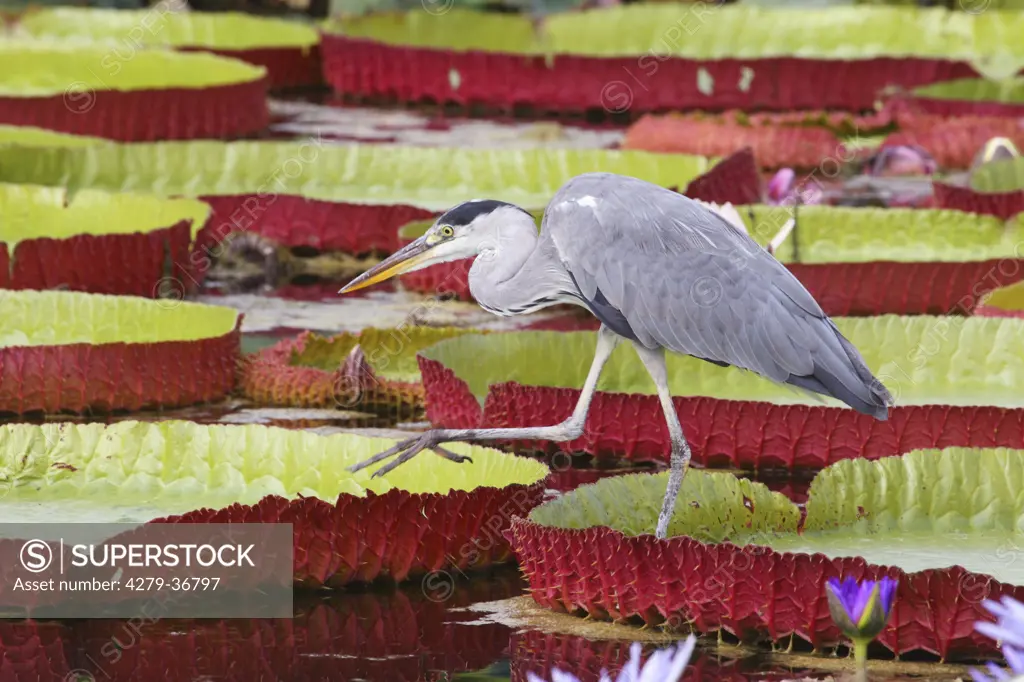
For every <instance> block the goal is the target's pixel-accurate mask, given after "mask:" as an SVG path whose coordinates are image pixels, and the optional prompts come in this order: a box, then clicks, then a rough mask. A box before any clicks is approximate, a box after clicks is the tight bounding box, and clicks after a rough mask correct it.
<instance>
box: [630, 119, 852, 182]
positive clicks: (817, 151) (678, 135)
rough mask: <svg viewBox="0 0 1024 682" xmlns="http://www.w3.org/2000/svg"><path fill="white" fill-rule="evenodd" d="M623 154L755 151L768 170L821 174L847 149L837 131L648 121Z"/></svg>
mask: <svg viewBox="0 0 1024 682" xmlns="http://www.w3.org/2000/svg"><path fill="white" fill-rule="evenodd" d="M621 146H622V148H623V149H641V150H645V151H650V152H661V153H673V154H680V153H685V154H698V155H700V156H709V157H718V156H727V155H729V154H732V153H734V152H735V151H737V150H738V149H740V148H742V147H750V148H751V149H752V150H753V153H754V156H755V157H756V158H757V161H758V164H759V165H760V166H761V167H762V168H781V167H783V166H790V167H793V168H804V169H809V168H816V167H817V166H819V165H820V164H821V162H822V161H823V160H824V159H836V158H842V157H840V156H839V155H840V153H841V152H842V151H843V150H842V143H841V142H840V140H839V138H838V137H836V136H835V134H834V133H832V132H831V131H828V130H825V129H824V128H818V127H802V126H771V127H769V126H749V125H741V124H739V123H723V122H719V121H699V120H694V119H686V118H682V117H678V116H672V115H668V116H652V115H647V116H644V117H643V118H641V119H640V120H639V121H637V122H636V123H634V124H633V125H631V126H630V127H629V129H628V130H627V131H626V138H625V139H624V140H623V142H622V145H621Z"/></svg>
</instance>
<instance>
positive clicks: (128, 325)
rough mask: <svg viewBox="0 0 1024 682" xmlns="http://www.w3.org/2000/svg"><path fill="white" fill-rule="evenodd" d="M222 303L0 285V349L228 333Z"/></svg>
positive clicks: (229, 312) (234, 318)
mask: <svg viewBox="0 0 1024 682" xmlns="http://www.w3.org/2000/svg"><path fill="white" fill-rule="evenodd" d="M237 323H238V311H237V310H235V309H233V308H225V307H223V306H213V305H204V304H200V303H182V302H179V301H171V302H164V301H153V300H149V299H145V298H138V297H134V296H101V295H96V294H80V293H69V292H64V291H18V292H4V291H0V349H4V348H11V347H15V346H67V345H70V344H78V343H88V344H130V343H167V342H178V341H199V340H202V339H209V338H214V337H219V336H223V335H225V334H229V333H231V331H232V330H233V329H234V328H235V326H236V325H237Z"/></svg>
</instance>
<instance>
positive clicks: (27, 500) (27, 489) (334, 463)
mask: <svg viewBox="0 0 1024 682" xmlns="http://www.w3.org/2000/svg"><path fill="white" fill-rule="evenodd" d="M392 444H393V442H392V441H388V440H385V439H377V438H363V437H360V436H352V435H344V434H341V435H333V436H319V435H316V434H313V433H309V432H306V431H296V430H290V429H279V428H273V427H262V426H252V425H246V426H221V425H215V426H204V425H200V424H195V423H192V422H184V421H163V422H134V421H127V422H118V423H116V424H111V425H106V424H44V425H41V426H36V425H27V424H7V425H3V426H0V486H3V488H4V491H5V493H6V494H4V495H3V496H2V498H0V510H2V513H3V517H4V518H5V519H7V520H9V521H18V522H32V521H39V522H43V521H46V522H50V523H53V522H58V521H69V522H70V521H74V522H80V523H81V522H97V523H98V522H115V521H118V522H144V521H149V520H152V519H154V518H158V517H161V516H165V515H169V514H180V513H185V512H188V511H191V510H196V509H201V508H203V507H209V508H213V509H219V508H222V507H226V506H230V505H232V504H235V503H238V504H243V505H254V504H256V503H258V502H259V501H260V500H262V499H263V498H264V497H266V496H267V495H278V496H281V497H284V498H286V499H288V500H298V499H299V498H300V496H302V497H312V498H317V499H319V500H323V501H326V502H328V503H331V504H333V503H334V502H335V501H336V500H337V499H338V496H339V495H342V494H344V495H353V496H356V497H365V496H366V494H367V492H374V493H377V494H383V493H386V492H387V491H390V490H402V491H406V492H409V493H414V494H425V493H437V494H442V495H444V494H447V493H448V492H450V491H472V490H475V489H476V488H478V487H480V486H489V487H495V488H502V487H506V486H510V485H516V484H520V485H531V484H534V483H537V482H538V481H540V480H542V479H543V478H544V477H545V476H546V475H547V467H545V466H544V465H543V464H542V463H540V462H538V461H535V460H531V459H528V458H522V457H516V456H512V455H507V454H504V453H501V452H499V451H497V450H492V449H488V448H482V447H476V446H469V445H461V444H455V445H452V449H453V450H454V451H456V452H461V453H464V454H469V455H471V456H472V457H473V462H472V463H469V462H467V463H464V464H456V463H454V462H448V461H446V460H441V459H440V458H437V457H418V458H415V459H413V460H412V461H411V462H409V463H408V464H406V465H404V466H401V467H399V468H398V469H396V470H394V471H393V472H391V473H389V474H388V475H387V476H383V477H379V478H371V475H372V473H373V471H372V467H371V468H370V469H369V470H366V469H364V470H362V471H360V472H358V473H354V474H353V473H351V472H349V471H348V470H347V467H349V466H351V465H352V464H355V463H356V462H359V461H361V460H363V459H365V458H367V457H369V456H371V455H373V454H376V453H377V452H380V451H381V450H383V449H386V448H387V447H390V445H392Z"/></svg>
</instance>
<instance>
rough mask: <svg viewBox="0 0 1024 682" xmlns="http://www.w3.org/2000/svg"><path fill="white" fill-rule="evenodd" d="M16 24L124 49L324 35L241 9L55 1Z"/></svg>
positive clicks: (260, 44) (285, 42)
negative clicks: (85, 5) (161, 8)
mask: <svg viewBox="0 0 1024 682" xmlns="http://www.w3.org/2000/svg"><path fill="white" fill-rule="evenodd" d="M16 28H17V29H18V30H19V31H20V32H23V33H25V34H27V35H29V36H34V37H41V38H53V39H61V40H66V39H69V38H71V39H81V38H87V39H90V40H96V41H106V42H109V43H112V44H115V45H119V46H120V48H121V50H122V52H124V53H127V52H128V51H129V50H132V49H133V48H135V49H138V45H139V43H145V44H153V45H170V46H173V47H207V48H213V49H219V50H245V49H252V48H267V47H303V48H309V47H312V46H313V45H316V44H317V43H318V42H319V41H320V38H319V35H318V34H317V32H316V30H315V29H314V28H312V27H311V26H307V25H305V24H302V23H299V22H297V21H283V20H280V19H270V18H265V17H256V16H252V15H249V14H242V13H237V12H216V13H204V12H188V13H179V12H163V13H161V14H158V15H155V14H154V12H153V10H152V9H145V10H124V9H100V8H81V7H55V8H48V9H41V10H37V11H34V12H31V13H27V14H26V15H25V16H23V17H21V18H20V20H19V21H18V23H17V24H16Z"/></svg>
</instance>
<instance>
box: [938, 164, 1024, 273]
mask: <svg viewBox="0 0 1024 682" xmlns="http://www.w3.org/2000/svg"><path fill="white" fill-rule="evenodd" d="M935 198H936V200H937V201H938V203H939V204H940V205H942V206H951V207H956V208H957V209H958V210H962V211H972V212H974V213H981V214H987V215H994V216H998V217H1000V218H1003V219H1009V218H1011V217H1014V216H1017V215H1018V214H1020V213H1021V212H1024V159H1022V158H1019V157H1018V158H1014V159H1004V160H999V161H991V162H989V163H986V164H984V165H982V166H980V167H979V168H978V169H977V170H975V171H974V172H973V173H972V174H971V177H970V183H969V185H967V186H963V185H953V184H948V183H943V182H936V183H935ZM1007 284H1009V282H1007Z"/></svg>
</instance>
